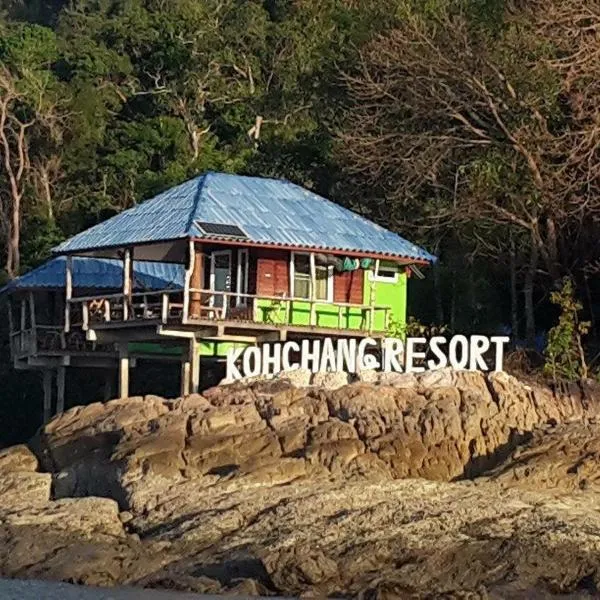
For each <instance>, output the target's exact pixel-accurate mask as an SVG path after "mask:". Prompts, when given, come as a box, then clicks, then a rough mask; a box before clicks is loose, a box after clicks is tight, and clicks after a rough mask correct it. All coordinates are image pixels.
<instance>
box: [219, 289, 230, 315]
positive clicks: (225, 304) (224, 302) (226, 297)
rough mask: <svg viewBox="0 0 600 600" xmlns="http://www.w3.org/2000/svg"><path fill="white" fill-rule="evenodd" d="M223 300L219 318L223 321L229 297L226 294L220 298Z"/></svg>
mask: <svg viewBox="0 0 600 600" xmlns="http://www.w3.org/2000/svg"><path fill="white" fill-rule="evenodd" d="M221 297H222V298H223V310H222V313H221V318H222V319H224V318H225V317H226V315H227V302H228V301H229V297H228V296H227V295H226V294H223V295H222V296H221Z"/></svg>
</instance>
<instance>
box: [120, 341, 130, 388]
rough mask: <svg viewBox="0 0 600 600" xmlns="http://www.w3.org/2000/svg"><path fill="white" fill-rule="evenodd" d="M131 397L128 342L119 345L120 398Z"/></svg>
mask: <svg viewBox="0 0 600 600" xmlns="http://www.w3.org/2000/svg"><path fill="white" fill-rule="evenodd" d="M128 397H129V350H128V348H127V344H121V345H120V346H119V398H128Z"/></svg>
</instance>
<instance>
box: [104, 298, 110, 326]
mask: <svg viewBox="0 0 600 600" xmlns="http://www.w3.org/2000/svg"><path fill="white" fill-rule="evenodd" d="M104 320H105V321H106V322H107V323H108V322H109V321H110V300H109V299H108V298H105V299H104Z"/></svg>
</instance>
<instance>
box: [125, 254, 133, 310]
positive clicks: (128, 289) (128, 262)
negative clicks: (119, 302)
mask: <svg viewBox="0 0 600 600" xmlns="http://www.w3.org/2000/svg"><path fill="white" fill-rule="evenodd" d="M131 274H132V269H131V248H126V249H125V252H124V253H123V321H127V320H128V319H129V307H130V305H131Z"/></svg>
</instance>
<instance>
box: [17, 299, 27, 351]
mask: <svg viewBox="0 0 600 600" xmlns="http://www.w3.org/2000/svg"><path fill="white" fill-rule="evenodd" d="M26 324H27V313H26V310H25V299H24V298H21V332H20V335H19V350H20V351H21V352H24V351H25V343H26V340H27V334H26V333H25V329H26Z"/></svg>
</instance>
